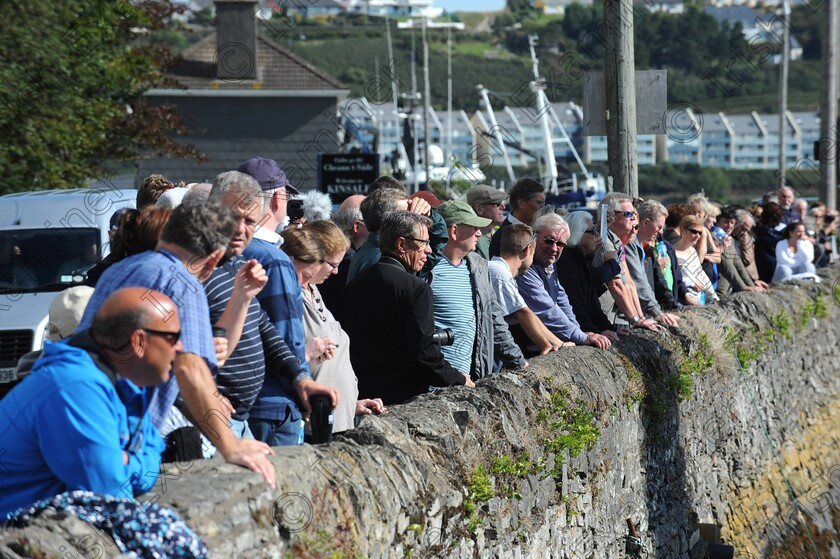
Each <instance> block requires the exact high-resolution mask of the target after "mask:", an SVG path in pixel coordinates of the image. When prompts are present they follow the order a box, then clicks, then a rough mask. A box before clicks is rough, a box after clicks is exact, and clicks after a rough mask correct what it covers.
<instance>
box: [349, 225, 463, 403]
mask: <svg viewBox="0 0 840 559" xmlns="http://www.w3.org/2000/svg"><path fill="white" fill-rule="evenodd" d="M431 223H432V222H431V220H430V219H429V218H427V217H425V216H422V215H419V214H416V213H413V212H409V211H402V210H398V211H395V212H391V213H389V214H388V215H386V216H385V217H384V219H383V221H382V227H381V229H380V232H379V233H380V234H379V248H380V250H381V251H382V257H381V258H380V259H379V262H377V263H376V264H374V265H373V266H369V267H367V268H366V269H364V270H363V271H362V272H361V273H360V274H359V276H358V278H357V279H356V280H355V281H352V282H351V283H350V284H349V285H348V286H347V289H345V290H344V294H343V296H342V299H343V304H342V313H341V316H340V317H339V320H340V322H341V324H342V326H343V327H344V329H345V331H346V332H347V333H348V334H349V336H350V342H351V343H350V360H351V362H352V363H353V369H354V370H355V371H356V375H357V376H358V379H359V398H376V397H380V398H382V401H383V402H384V403H385V404H386V405H391V404H400V403H402V402H404V401H405V400H407V399H409V398H411V397H413V396H418V395H420V394H424V393H426V392H428V390H429V387H432V386H446V385H452V384H463V385H466V386H475V385H474V384H473V382H472V380H471V379H470V377H469V374H463V373H460V372H458V370H456V369H455V368H454V367H453V366H452V365H451V364H450V363H448V362H447V361H446V359H444V357H443V354H442V353H441V350H440V345H439V344H438V343H437V342H436V341H435V339H434V333H435V317H434V310H433V297H432V290H431V288H430V287H429V285H428V284H427V283H426V282H425V281H423V280H422V279H420V278H419V277H417V276H416V275H415V274H416V273H417V272H419V271H420V270H422V269H423V266H424V265H425V264H426V260H427V259H428V257H429V254H431V252H432V249H431V247H430V245H429V243H430V240H429V227H430V225H431Z"/></svg>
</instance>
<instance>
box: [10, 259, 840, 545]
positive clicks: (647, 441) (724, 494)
mask: <svg viewBox="0 0 840 559" xmlns="http://www.w3.org/2000/svg"><path fill="white" fill-rule="evenodd" d="M836 274H837V272H836V271H832V272H831V273H830V274H826V275H825V276H824V278H823V283H822V284H820V285H803V286H800V287H793V286H790V287H784V288H779V289H777V290H776V291H775V292H774V293H773V294H772V295H763V294H741V295H738V296H736V297H733V298H732V299H730V300H729V301H727V302H726V303H724V304H721V305H718V306H715V307H708V308H703V309H694V310H691V311H689V312H687V313H684V315H683V316H684V318H683V321H682V324H681V326H680V327H679V328H678V329H672V330H671V331H670V332H666V333H662V334H654V333H648V332H645V333H642V334H639V333H636V332H634V334H633V335H632V336H630V337H628V338H626V339H624V340H623V341H622V342H621V343H619V344H617V346H615V349H614V350H611V351H600V350H596V349H594V348H589V347H578V348H572V349H568V350H564V351H561V352H558V353H555V354H552V355H550V356H547V357H544V358H538V359H534V360H532V361H531V367H530V368H529V369H528V370H526V371H521V372H518V373H516V374H503V375H499V376H497V377H494V378H492V379H489V380H487V381H484V382H481V383H479V384H478V386H477V388H476V389H474V390H470V389H467V388H452V389H447V390H444V391H440V392H436V393H433V394H430V395H428V396H424V397H421V398H418V399H417V400H415V401H414V402H411V403H409V404H406V405H403V406H394V407H393V408H392V410H391V412H390V413H389V414H387V415H385V416H382V417H369V418H365V419H364V420H363V422H362V424H361V426H360V427H359V428H358V429H357V430H355V431H353V432H351V433H349V434H348V435H346V436H341V437H337V440H336V441H335V442H334V443H333V444H332V445H331V446H329V447H311V446H304V447H301V448H294V449H278V453H277V456H276V457H275V458H274V463H275V464H276V467H277V471H278V478H279V486H278V488H277V490H276V491H271V490H269V489H268V488H267V487H266V486H265V485H263V484H262V482H261V480H260V479H259V478H258V477H257V476H256V475H253V474H250V473H247V472H245V471H243V470H241V469H238V468H236V467H234V466H230V465H227V464H224V463H223V462H222V461H220V460H218V459H216V460H212V461H202V462H196V463H191V464H182V465H181V468H180V470H179V469H177V468H174V467H167V469H166V475H165V476H164V479H163V480H162V481H161V482H160V483H159V484H158V486H157V487H156V489H155V491H153V492H152V493H150V494H149V495H146V496H144V497H141V498H140V501H141V502H149V501H155V502H157V503H159V504H162V505H166V506H170V507H172V508H173V509H175V510H176V511H178V512H179V513H180V514H181V515H182V516H183V518H184V519H185V520H187V522H188V523H189V524H190V525H191V526H193V527H194V528H195V529H196V531H197V532H198V533H199V534H200V535H201V536H202V537H203V539H204V540H205V542H206V543H207V545H208V547H209V548H210V549H211V550H212V552H213V556H214V557H220V558H221V557H225V558H227V557H249V558H250V557H255V558H260V557H371V558H373V557H394V558H397V557H415V558H416V557H475V558H493V557H535V558H537V557H539V558H543V557H557V558H567V559H584V558H589V557H595V558H621V557H624V551H625V536H626V535H627V533H628V529H627V523H626V519H628V518H630V519H632V520H633V522H634V523H635V526H636V528H637V530H638V535H639V536H640V538H641V540H642V542H643V543H644V544H645V546H646V547H647V550H648V554H647V555H643V556H645V557H657V558H661V559H675V558H680V559H682V558H688V557H702V556H703V555H702V550H703V547H704V544H703V542H702V541H701V530H700V525H701V524H713V525H718V526H721V536H722V538H723V540H724V541H725V542H727V543H730V544H731V545H734V546H735V550H736V551H735V556H736V557H740V558H749V557H756V558H757V557H771V558H778V559H781V558H794V557H795V558H801V557H809V558H811V557H821V558H823V557H824V558H828V557H835V556H838V555H837V554H838V553H840V536H838V534H840V444H838V443H840V409H838V404H840V375H839V374H838V366H837V364H838V363H840V346H838V336H840V326H838V325H837V320H838V319H840V310H838V309H837V307H836V304H835V301H834V299H835V297H834V295H835V275H836ZM736 353H739V354H740V357H741V358H742V359H744V360H746V361H747V363H746V365H745V367H744V368H743V370H741V369H739V367H738V365H737V360H736V359H735V357H734V354H736ZM578 451H580V453H579V454H578V453H577V452H578ZM575 454H577V455H576V456H575ZM783 474H784V475H783ZM832 482H833V485H832ZM788 484H789V485H788ZM793 496H795V497H796V500H797V503H798V508H799V511H800V512H798V513H797V508H794V507H796V506H797V505H794V504H793V501H792V497H793ZM91 533H92V532H91V531H90V530H89V529H88V530H87V531H86V530H85V525H83V524H82V523H80V522H78V521H76V522H74V521H73V520H72V519H64V520H61V519H57V518H55V517H54V516H53V517H50V518H47V519H43V520H39V521H38V522H37V523H36V525H35V526H33V527H30V528H28V529H27V530H25V531H18V530H6V531H5V532H4V533H2V537H0V558H2V557H13V558H17V557H23V556H36V555H33V554H32V553H33V551H32V550H36V551H37V550H43V551H45V552H47V554H48V555H44V556H43V557H51V556H59V557H74V556H75V557H103V556H104V557H111V556H117V555H116V554H115V553H114V552H113V548H108V547H107V544H106V543H105V541H106V540H105V539H104V538H94V537H92V536H91V535H90V534H91ZM703 533H704V534H705V531H704V532H703ZM85 536H88V537H87V538H85ZM706 537H708V536H706ZM22 538H26V539H27V541H28V542H29V544H28V547H26V549H28V550H29V551H28V552H27V551H24V545H23V544H22V543H21V542H22ZM59 546H63V547H64V548H63V549H60V548H59ZM68 553H71V554H70V555H68ZM832 554H833V555H832Z"/></svg>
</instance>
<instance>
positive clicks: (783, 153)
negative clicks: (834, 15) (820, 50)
mask: <svg viewBox="0 0 840 559" xmlns="http://www.w3.org/2000/svg"><path fill="white" fill-rule="evenodd" d="M782 6H783V12H782V13H784V16H785V21H784V24H783V25H782V27H783V29H782V43H783V44H782V64H781V68H780V75H779V187H780V188H781V187H783V186H785V173H786V172H787V128H788V127H787V104H788V103H787V101H788V83H787V82H788V65H789V64H790V5H789V4H788V0H784V2H783V4H782Z"/></svg>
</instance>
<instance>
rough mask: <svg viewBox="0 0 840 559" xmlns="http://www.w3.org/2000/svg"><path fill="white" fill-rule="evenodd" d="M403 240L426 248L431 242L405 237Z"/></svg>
mask: <svg viewBox="0 0 840 559" xmlns="http://www.w3.org/2000/svg"><path fill="white" fill-rule="evenodd" d="M405 238H406V239H408V240H409V241H414V242H415V243H417V244H419V245H420V246H421V247H425V246H428V245H429V244H431V241H430V240H429V239H415V238H414V237H405Z"/></svg>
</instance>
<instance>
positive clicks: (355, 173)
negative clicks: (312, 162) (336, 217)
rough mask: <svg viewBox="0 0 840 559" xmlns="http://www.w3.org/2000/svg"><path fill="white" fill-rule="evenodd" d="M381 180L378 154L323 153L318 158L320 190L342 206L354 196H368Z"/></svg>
mask: <svg viewBox="0 0 840 559" xmlns="http://www.w3.org/2000/svg"><path fill="white" fill-rule="evenodd" d="M378 178H379V154H378V153H322V154H320V155H319V156H318V188H320V190H321V192H326V193H327V194H329V195H330V198H332V201H333V203H334V204H340V203H341V202H343V201H344V199H345V198H347V197H348V196H352V195H353V194H367V188H368V185H369V184H370V183H372V182H373V181H375V180H376V179H378Z"/></svg>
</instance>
